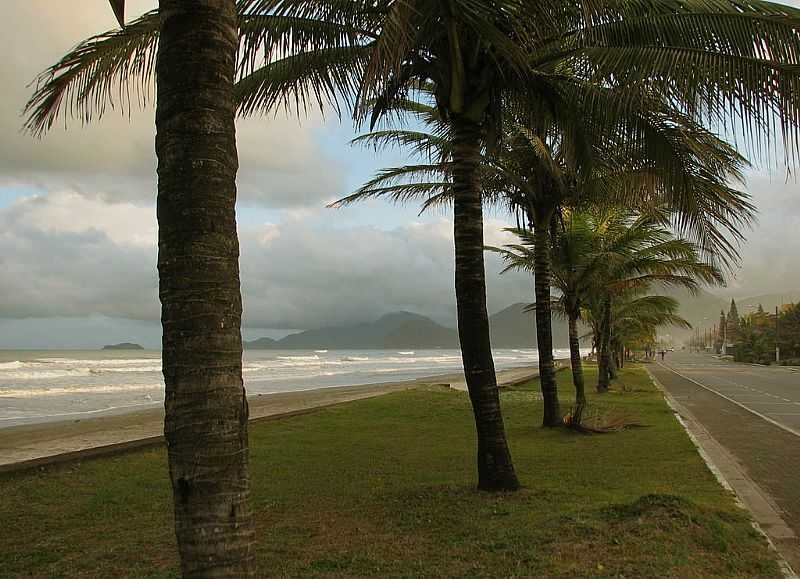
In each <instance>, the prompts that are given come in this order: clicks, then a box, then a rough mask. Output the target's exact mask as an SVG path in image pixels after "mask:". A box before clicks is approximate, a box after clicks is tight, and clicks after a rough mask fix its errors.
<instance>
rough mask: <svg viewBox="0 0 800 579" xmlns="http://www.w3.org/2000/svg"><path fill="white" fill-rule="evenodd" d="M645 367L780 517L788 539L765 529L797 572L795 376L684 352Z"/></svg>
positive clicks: (799, 410) (799, 489)
mask: <svg viewBox="0 0 800 579" xmlns="http://www.w3.org/2000/svg"><path fill="white" fill-rule="evenodd" d="M650 370H651V372H652V373H653V374H654V375H655V377H656V378H657V379H658V381H659V382H661V384H662V385H663V386H664V388H666V390H667V391H668V392H669V393H670V394H671V395H672V397H673V398H675V399H676V400H677V401H678V402H679V403H680V404H681V405H682V406H684V407H685V408H686V409H687V410H688V411H689V412H691V414H692V416H693V418H694V420H695V421H696V422H698V423H699V424H700V425H702V427H703V428H704V429H705V430H706V431H707V432H708V433H709V434H710V435H711V436H712V437H713V439H714V440H716V442H717V443H719V444H720V445H721V446H722V447H723V448H724V449H725V451H727V453H728V454H729V455H730V456H731V457H732V459H733V460H734V461H735V462H736V463H738V465H739V468H740V470H741V471H742V472H744V473H745V475H746V476H747V477H749V479H750V480H752V481H753V482H754V483H755V484H756V485H757V486H758V487H759V488H760V489H761V493H762V494H763V495H765V497H766V499H767V500H768V501H769V502H770V503H772V505H773V506H774V507H775V509H776V510H777V512H778V513H779V514H780V516H782V517H783V520H784V521H785V523H786V525H788V527H789V529H791V531H793V536H786V535H784V534H778V535H776V534H773V533H772V532H771V531H772V530H771V529H769V528H767V529H766V530H767V532H768V533H769V534H770V535H771V537H772V539H773V541H774V542H775V543H776V545H777V546H778V549H779V550H780V551H781V552H782V553H783V555H784V556H785V557H786V559H787V560H788V561H789V562H790V563H791V565H792V567H794V568H795V569H796V570H800V541H798V538H797V537H798V536H800V372H792V371H791V370H788V369H786V368H781V367H774V368H773V367H754V366H749V365H745V364H735V363H730V362H721V361H719V360H717V359H715V358H713V357H712V356H709V355H706V354H689V353H684V352H670V353H668V354H667V357H666V359H665V360H664V363H663V364H661V363H660V362H659V364H652V365H651V366H650ZM791 531H790V532H791Z"/></svg>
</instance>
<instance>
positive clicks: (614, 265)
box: [584, 210, 724, 392]
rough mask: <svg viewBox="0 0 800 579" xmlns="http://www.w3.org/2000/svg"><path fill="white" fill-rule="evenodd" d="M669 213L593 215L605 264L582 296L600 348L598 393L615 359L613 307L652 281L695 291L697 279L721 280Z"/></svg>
mask: <svg viewBox="0 0 800 579" xmlns="http://www.w3.org/2000/svg"><path fill="white" fill-rule="evenodd" d="M667 221H668V216H667V215H665V214H664V212H661V211H658V212H654V213H650V214H645V215H639V216H635V215H632V214H631V213H629V212H627V211H621V210H609V211H603V212H597V213H596V214H594V215H593V216H592V224H591V227H592V230H593V232H594V235H595V241H594V247H595V249H594V255H593V257H592V259H595V260H598V261H599V262H600V263H602V264H603V266H602V267H600V268H594V269H593V275H592V278H593V279H592V283H591V285H590V290H589V291H588V292H587V296H586V298H585V299H584V303H585V304H586V308H587V309H588V310H589V311H590V312H591V315H590V316H589V319H590V321H591V325H592V328H593V332H594V336H595V343H596V345H597V349H598V367H599V378H598V384H597V390H598V392H606V391H608V388H609V385H610V380H611V378H612V374H613V372H614V366H613V361H612V350H613V345H614V343H613V340H614V334H613V328H614V307H615V303H616V302H617V301H619V300H621V299H622V300H625V299H628V298H630V297H631V296H634V295H636V294H638V293H642V292H646V291H648V290H649V289H650V288H652V287H653V286H654V285H661V286H667V287H683V288H686V289H688V290H689V291H691V292H696V291H697V290H698V288H699V283H701V282H702V283H707V284H722V283H724V278H723V275H722V272H721V271H720V269H719V268H718V267H717V266H715V265H713V264H710V263H708V262H706V261H704V260H703V259H702V258H701V257H700V251H699V249H698V246H697V245H696V244H695V243H693V242H692V241H689V240H686V239H680V238H676V237H675V236H674V235H673V234H672V233H671V232H670V231H669V229H668V228H667V227H666V223H667Z"/></svg>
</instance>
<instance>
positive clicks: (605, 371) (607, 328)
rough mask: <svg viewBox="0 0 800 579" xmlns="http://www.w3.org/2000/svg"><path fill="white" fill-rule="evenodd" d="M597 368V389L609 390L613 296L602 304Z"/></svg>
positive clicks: (601, 390) (599, 390)
mask: <svg viewBox="0 0 800 579" xmlns="http://www.w3.org/2000/svg"><path fill="white" fill-rule="evenodd" d="M597 370H598V379H597V391H598V392H608V389H609V387H610V386H611V298H608V297H607V298H605V299H604V300H603V305H602V312H601V319H600V339H599V340H598V355H597Z"/></svg>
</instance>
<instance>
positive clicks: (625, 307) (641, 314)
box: [590, 295, 692, 367]
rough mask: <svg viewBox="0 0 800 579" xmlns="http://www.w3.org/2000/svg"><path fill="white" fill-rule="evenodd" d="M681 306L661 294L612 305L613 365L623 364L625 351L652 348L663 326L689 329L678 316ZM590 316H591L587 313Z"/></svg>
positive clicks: (686, 322)
mask: <svg viewBox="0 0 800 579" xmlns="http://www.w3.org/2000/svg"><path fill="white" fill-rule="evenodd" d="M679 309H680V304H679V303H678V301H677V300H676V299H674V298H671V297H669V296H661V295H645V296H630V295H629V296H626V297H625V298H623V299H621V300H618V301H616V302H615V303H614V308H613V310H612V319H613V323H612V326H611V333H612V344H613V347H612V349H613V350H614V351H615V352H616V364H618V365H619V366H620V367H622V366H623V365H624V362H625V352H626V351H628V350H629V349H632V348H636V347H637V346H641V345H644V346H645V347H647V348H652V347H654V345H655V343H656V330H657V329H658V328H659V327H662V326H668V325H669V326H676V327H679V328H684V329H691V327H692V325H691V324H690V323H689V322H688V321H686V320H685V319H684V318H683V317H681V316H680V315H678V310H679ZM590 315H591V314H590Z"/></svg>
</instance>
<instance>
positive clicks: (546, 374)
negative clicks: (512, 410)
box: [533, 207, 561, 426]
mask: <svg viewBox="0 0 800 579" xmlns="http://www.w3.org/2000/svg"><path fill="white" fill-rule="evenodd" d="M552 216H553V208H552V207H547V208H536V209H535V210H534V214H533V227H534V231H533V238H534V247H533V262H534V263H533V266H534V289H535V292H536V343H537V348H538V350H539V382H540V384H541V388H542V399H543V400H544V417H543V418H542V426H560V425H561V409H560V407H559V403H558V389H557V387H556V370H555V363H554V361H553V323H552V314H551V311H550V310H551V307H550V281H551V280H550V260H551V255H550V220H551V218H552Z"/></svg>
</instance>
